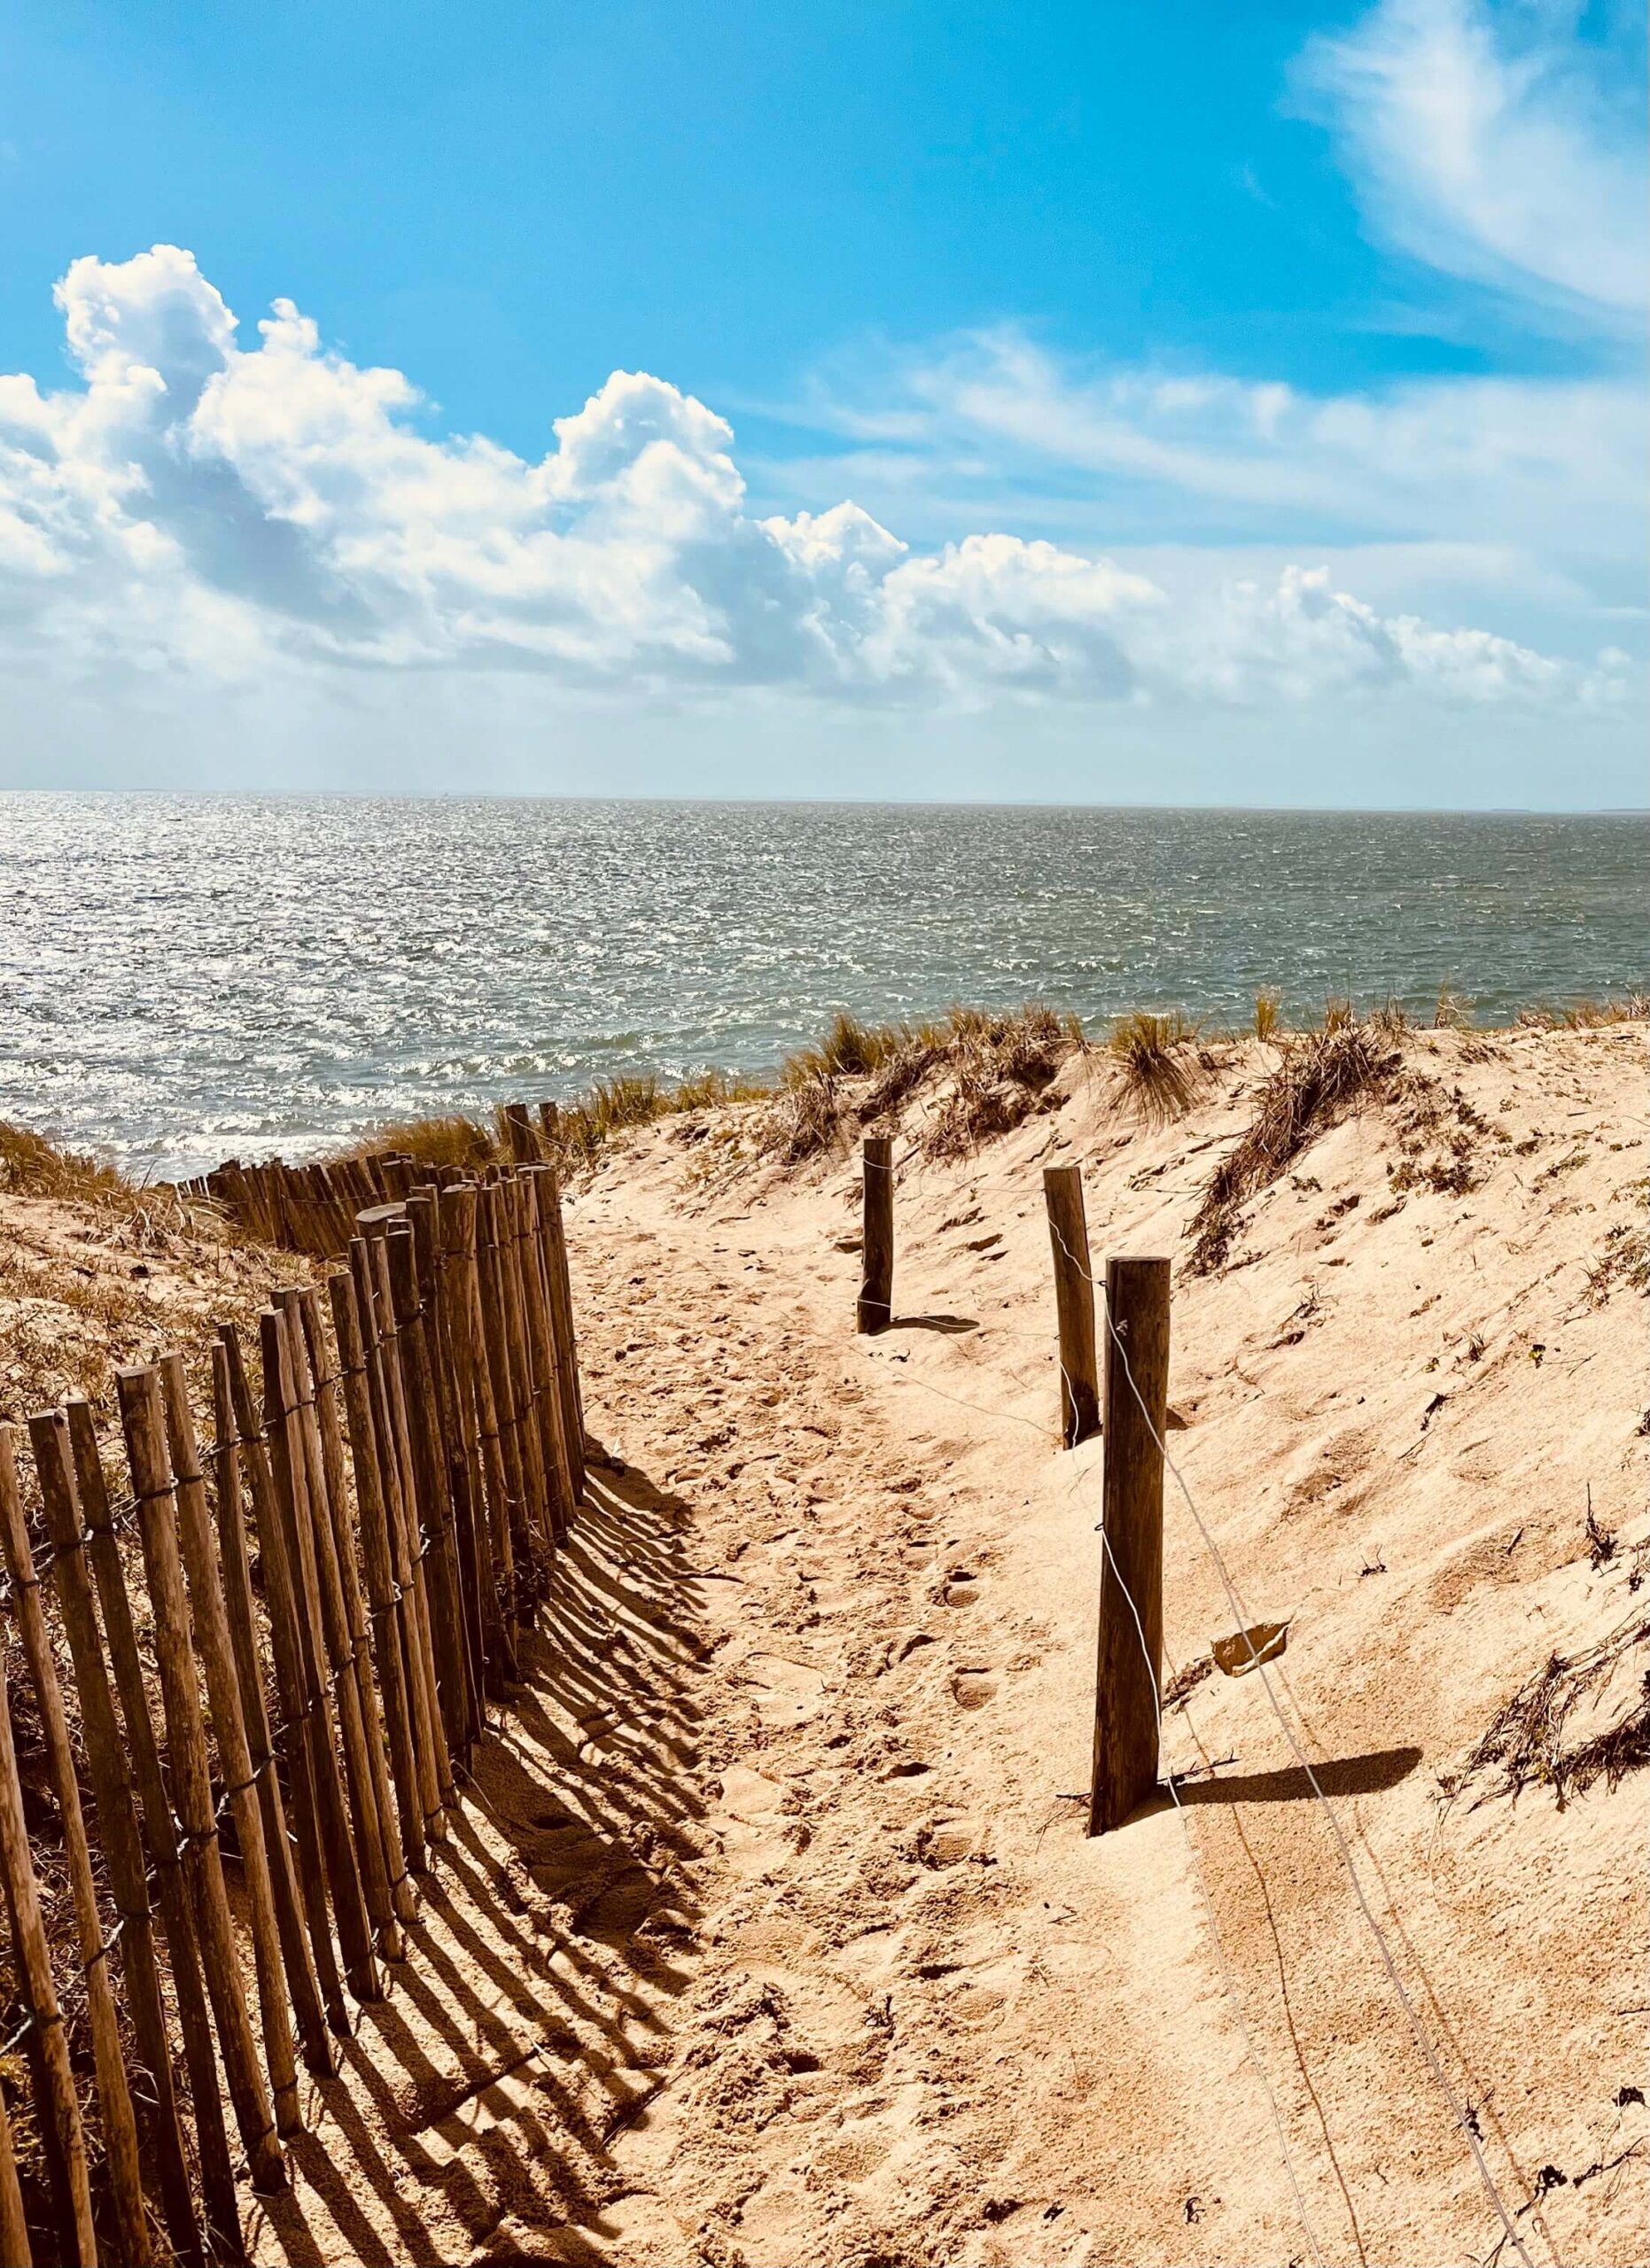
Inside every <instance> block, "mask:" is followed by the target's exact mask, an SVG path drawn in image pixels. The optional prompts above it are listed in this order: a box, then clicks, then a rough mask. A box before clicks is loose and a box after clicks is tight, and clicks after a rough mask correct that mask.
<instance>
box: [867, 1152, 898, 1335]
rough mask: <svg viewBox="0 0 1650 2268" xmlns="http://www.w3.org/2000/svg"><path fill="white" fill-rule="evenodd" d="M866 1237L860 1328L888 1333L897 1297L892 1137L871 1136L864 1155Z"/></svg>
mask: <svg viewBox="0 0 1650 2268" xmlns="http://www.w3.org/2000/svg"><path fill="white" fill-rule="evenodd" d="M862 1172H863V1176H864V1200H865V1235H864V1240H863V1244H862V1247H861V1254H860V1257H861V1260H862V1262H863V1267H862V1270H861V1282H860V1310H859V1317H858V1327H859V1329H860V1330H861V1331H869V1332H876V1331H886V1330H887V1328H888V1324H889V1319H890V1317H891V1315H892V1313H893V1296H894V1145H893V1138H892V1136H891V1135H888V1134H868V1135H867V1136H866V1138H865V1146H864V1150H863V1153H862Z"/></svg>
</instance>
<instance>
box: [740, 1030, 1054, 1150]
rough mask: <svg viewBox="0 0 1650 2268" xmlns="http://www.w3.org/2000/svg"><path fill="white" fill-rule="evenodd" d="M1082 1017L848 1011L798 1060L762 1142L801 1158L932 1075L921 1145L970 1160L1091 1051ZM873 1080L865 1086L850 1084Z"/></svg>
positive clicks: (879, 1114)
mask: <svg viewBox="0 0 1650 2268" xmlns="http://www.w3.org/2000/svg"><path fill="white" fill-rule="evenodd" d="M1086 1045H1087V1041H1086V1039H1085V1037H1084V1035H1083V1028H1082V1026H1081V1024H1080V1023H1079V1022H1078V1019H1077V1018H1076V1017H1075V1016H1069V1015H1068V1016H1062V1015H1061V1014H1058V1013H1057V1012H1056V1011H1055V1009H1053V1008H1048V1007H1044V1006H1040V1005H1039V1004H1037V1003H1031V1004H1029V1005H1028V1006H1025V1007H1023V1008H1014V1009H1000V1010H990V1009H984V1008H953V1009H951V1010H950V1011H949V1012H948V1013H947V1014H946V1015H945V1016H944V1017H942V1018H940V1019H939V1020H938V1021H925V1022H922V1023H915V1024H912V1023H899V1024H879V1025H875V1026H867V1025H864V1024H861V1023H859V1022H858V1021H856V1020H855V1019H854V1018H852V1017H851V1016H845V1015H839V1016H838V1017H837V1020H836V1022H835V1023H834V1024H833V1025H832V1027H831V1029H830V1031H829V1033H828V1034H827V1035H826V1037H825V1039H824V1040H823V1041H822V1042H821V1044H820V1045H818V1046H817V1047H810V1048H804V1049H802V1050H800V1051H799V1052H798V1053H797V1054H795V1055H792V1056H790V1057H789V1058H788V1059H787V1060H786V1062H785V1064H784V1066H783V1068H782V1072H781V1075H780V1086H779V1091H778V1094H777V1096H776V1097H775V1099H774V1107H773V1109H772V1110H771V1111H770V1112H769V1113H768V1114H767V1118H766V1121H765V1122H764V1124H763V1126H762V1128H761V1130H760V1135H759V1144H760V1146H761V1147H763V1148H764V1149H766V1150H767V1151H769V1152H771V1153H773V1154H774V1155H776V1156H777V1157H778V1158H779V1159H780V1160H781V1161H782V1162H783V1163H786V1164H798V1163H800V1162H801V1161H803V1160H805V1159H807V1158H810V1157H817V1156H820V1155H821V1154H822V1153H825V1152H827V1151H829V1150H830V1149H832V1148H834V1147H835V1146H837V1144H838V1143H839V1142H841V1141H842V1140H843V1139H844V1138H845V1137H846V1135H847V1134H848V1133H849V1132H850V1131H851V1130H856V1129H863V1128H865V1127H868V1126H874V1125H876V1124H877V1123H878V1122H887V1121H890V1120H891V1119H892V1118H894V1116H895V1115H897V1113H898V1112H899V1108H900V1107H901V1106H902V1105H903V1104H904V1103H905V1102H906V1101H907V1100H908V1099H909V1098H910V1097H911V1095H912V1094H914V1093H915V1091H916V1090H917V1088H918V1087H919V1086H921V1085H922V1084H923V1083H924V1082H926V1081H928V1080H930V1079H932V1080H935V1081H937V1082H938V1083H940V1084H941V1086H942V1088H943V1091H942V1092H941V1093H940V1095H939V1096H938V1100H937V1101H936V1104H935V1106H934V1108H933V1110H932V1112H931V1113H930V1115H929V1119H928V1123H927V1125H926V1126H925V1128H924V1129H923V1131H922V1134H921V1135H920V1137H919V1141H920V1144H921V1146H922V1149H923V1150H924V1152H925V1153H927V1154H928V1155H929V1156H930V1157H933V1158H956V1157H964V1156H966V1155H967V1154H968V1153H969V1152H970V1151H971V1150H974V1149H977V1147H978V1146H979V1145H980V1144H981V1143H982V1142H983V1141H986V1140H989V1139H990V1138H991V1137H992V1135H995V1134H1002V1133H1006V1132H1007V1131H1008V1130H1009V1129H1010V1128H1011V1127H1014V1126H1017V1125H1018V1124H1019V1123H1020V1122H1021V1120H1022V1119H1023V1118H1024V1117H1025V1115H1026V1114H1027V1113H1028V1112H1029V1111H1030V1110H1031V1108H1032V1107H1034V1105H1035V1103H1036V1101H1037V1099H1038V1097H1039V1095H1040V1094H1041V1093H1042V1092H1043V1091H1045V1090H1046V1089H1047V1086H1048V1085H1049V1084H1050V1082H1051V1081H1052V1080H1053V1078H1054V1076H1055V1073H1056V1071H1057V1070H1058V1069H1059V1068H1060V1066H1061V1064H1062V1062H1063V1061H1064V1060H1065V1059H1066V1058H1067V1057H1068V1056H1070V1055H1071V1054H1073V1053H1076V1052H1078V1051H1080V1050H1082V1049H1084V1048H1086ZM860 1078H868V1080H869V1082H870V1084H869V1085H868V1087H866V1088H865V1089H864V1091H862V1092H861V1091H857V1090H856V1091H853V1092H852V1093H849V1092H845V1091H844V1085H843V1083H844V1081H850V1080H855V1079H860Z"/></svg>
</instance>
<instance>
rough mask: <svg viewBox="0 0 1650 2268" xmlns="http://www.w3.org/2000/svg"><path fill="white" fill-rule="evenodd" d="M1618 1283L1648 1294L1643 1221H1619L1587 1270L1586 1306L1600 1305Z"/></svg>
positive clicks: (1649, 1245)
mask: <svg viewBox="0 0 1650 2268" xmlns="http://www.w3.org/2000/svg"><path fill="white" fill-rule="evenodd" d="M1618 1284H1624V1285H1626V1286H1627V1288H1628V1290H1629V1291H1630V1292H1646V1293H1650V1231H1646V1228H1645V1226H1644V1223H1642V1222H1629V1221H1618V1222H1617V1223H1616V1225H1615V1228H1613V1229H1611V1230H1610V1231H1609V1232H1608V1233H1607V1236H1606V1237H1605V1239H1604V1250H1603V1251H1602V1252H1601V1253H1600V1254H1599V1257H1598V1259H1597V1260H1595V1261H1594V1262H1593V1263H1592V1267H1591V1268H1589V1269H1588V1270H1587V1305H1588V1306H1589V1307H1590V1308H1601V1307H1602V1306H1603V1305H1604V1303H1605V1301H1607V1299H1608V1298H1609V1296H1610V1294H1611V1293H1612V1292H1613V1291H1614V1290H1615V1287H1616V1285H1618Z"/></svg>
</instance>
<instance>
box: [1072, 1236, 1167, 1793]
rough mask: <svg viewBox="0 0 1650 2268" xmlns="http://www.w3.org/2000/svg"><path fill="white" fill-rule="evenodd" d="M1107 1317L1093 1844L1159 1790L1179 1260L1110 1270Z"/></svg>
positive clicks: (1116, 1263)
mask: <svg viewBox="0 0 1650 2268" xmlns="http://www.w3.org/2000/svg"><path fill="white" fill-rule="evenodd" d="M1106 1316H1107V1331H1106V1454H1105V1468H1104V1479H1103V1483H1102V1489H1101V1527H1102V1535H1103V1545H1102V1550H1101V1570H1100V1650H1099V1661H1098V1665H1097V1670H1096V1676H1095V1683H1094V1778H1093V1782H1092V1785H1091V1792H1090V1798H1089V1821H1088V1831H1089V1833H1090V1834H1091V1835H1103V1834H1105V1833H1106V1832H1107V1831H1108V1830H1109V1829H1111V1828H1114V1827H1118V1826H1121V1824H1122V1822H1123V1821H1125V1819H1126V1818H1127V1817H1128V1815H1129V1814H1130V1813H1131V1812H1132V1811H1133V1810H1134V1808H1135V1807H1136V1806H1137V1805H1139V1804H1140V1803H1141V1802H1143V1801H1144V1799H1145V1798H1147V1797H1148V1795H1150V1793H1151V1792H1152V1790H1153V1789H1154V1788H1155V1787H1156V1784H1157V1728H1158V1707H1159V1702H1158V1693H1159V1687H1160V1683H1161V1678H1162V1663H1163V1472H1164V1451H1163V1435H1164V1420H1165V1418H1166V1417H1167V1413H1168V1405H1169V1262H1167V1261H1166V1260H1161V1259H1151V1260H1145V1259H1140V1260H1136V1259H1127V1260H1109V1261H1108V1262H1107V1263H1106Z"/></svg>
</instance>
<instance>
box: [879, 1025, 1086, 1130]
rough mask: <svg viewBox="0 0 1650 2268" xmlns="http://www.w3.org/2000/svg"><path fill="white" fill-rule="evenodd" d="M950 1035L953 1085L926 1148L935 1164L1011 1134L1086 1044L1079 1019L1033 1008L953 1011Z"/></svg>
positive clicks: (949, 1063)
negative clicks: (1071, 1057) (1000, 1011)
mask: <svg viewBox="0 0 1650 2268" xmlns="http://www.w3.org/2000/svg"><path fill="white" fill-rule="evenodd" d="M947 1029H948V1032H949V1044H948V1045H946V1046H945V1047H944V1049H943V1050H942V1057H943V1060H944V1061H945V1063H946V1066H947V1068H949V1069H950V1071H951V1074H952V1085H951V1090H950V1091H949V1092H948V1093H947V1094H946V1095H945V1096H944V1097H943V1098H942V1099H941V1101H940V1104H939V1107H938V1110H937V1111H936V1112H935V1114H934V1118H933V1122H932V1123H931V1124H930V1128H929V1130H928V1134H927V1137H926V1138H925V1140H924V1143H923V1147H924V1148H925V1149H926V1151H927V1152H928V1154H929V1156H930V1157H931V1158H961V1157H967V1156H968V1155H969V1153H970V1152H972V1151H974V1150H977V1149H978V1148H979V1146H980V1145H981V1143H982V1142H987V1141H990V1140H991V1139H992V1137H993V1136H995V1135H999V1134H1007V1133H1009V1132H1010V1131H1012V1130H1013V1129H1014V1128H1015V1127H1016V1126H1018V1125H1019V1124H1020V1123H1021V1122H1022V1121H1023V1119H1024V1118H1025V1117H1026V1116H1027V1115H1029V1113H1030V1112H1031V1109H1032V1107H1034V1105H1035V1104H1036V1102H1037V1100H1038V1098H1039V1096H1040V1095H1041V1094H1042V1093H1043V1092H1044V1091H1045V1090H1046V1089H1047V1087H1048V1086H1049V1084H1050V1083H1051V1082H1052V1081H1053V1079H1054V1076H1055V1073H1056V1072H1057V1071H1058V1070H1059V1068H1060V1066H1061V1065H1062V1063H1063V1062H1064V1061H1065V1060H1066V1058H1067V1057H1068V1056H1069V1055H1071V1054H1073V1053H1075V1052H1078V1050H1080V1049H1082V1048H1083V1047H1085V1046H1086V1045H1087V1043H1086V1040H1085V1038H1084V1037H1083V1030H1082V1027H1081V1025H1080V1024H1079V1023H1078V1021H1077V1019H1076V1018H1075V1017H1074V1016H1062V1015H1059V1014H1056V1013H1055V1010H1054V1009H1053V1008H1047V1007H1044V1006H1040V1005H1039V1004H1038V1003H1035V1002H1033V1003H1031V1005H1029V1006H1026V1007H1023V1008H1016V1009H1014V1010H1012V1011H1010V1012H1008V1013H1004V1014H991V1013H988V1012H987V1011H985V1010H983V1009H979V1008H953V1010H952V1011H951V1014H950V1016H949V1017H948V1019H947ZM927 1044H928V1043H927V1042H925V1041H919V1042H918V1045H927Z"/></svg>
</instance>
